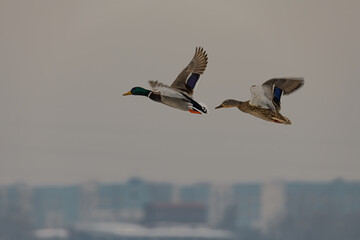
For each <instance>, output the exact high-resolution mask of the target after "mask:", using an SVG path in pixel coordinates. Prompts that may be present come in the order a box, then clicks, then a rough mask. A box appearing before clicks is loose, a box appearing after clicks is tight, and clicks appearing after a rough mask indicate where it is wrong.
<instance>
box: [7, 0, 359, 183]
mask: <svg viewBox="0 0 360 240" xmlns="http://www.w3.org/2000/svg"><path fill="white" fill-rule="evenodd" d="M359 8H360V3H359V2H358V1H350V0H349V1H329V0H322V1H316V2H314V1H310V0H307V1H287V0H283V1H280V0H277V1H252V0H249V1H10V0H8V1H7V0H5V1H4V0H1V1H0V164H1V166H0V184H10V183H14V182H20V181H21V182H26V183H28V184H69V183H74V182H85V181H91V180H97V181H104V182H112V181H124V180H126V179H128V178H129V177H130V176H134V175H136V176H140V177H143V178H145V179H147V180H152V181H171V182H179V183H191V182H197V181H211V182H234V181H267V180H277V179H280V180H309V181H326V180H331V179H333V178H337V177H342V178H344V179H347V180H359V179H360V177H359V176H360V174H359V173H360V161H359V155H360V148H359V143H360V128H359V126H358V123H359V120H360V107H359V100H358V98H357V96H358V89H359V87H360V81H359V76H360V47H359V43H360V31H359V22H360V15H359V11H358V10H359ZM196 46H203V47H204V48H205V49H206V51H207V52H208V56H209V64H208V67H207V69H206V71H205V74H204V75H203V76H202V77H201V81H200V84H199V85H198V87H197V89H196V92H195V95H194V96H195V99H196V100H199V101H201V102H204V103H206V104H207V106H208V107H209V109H210V113H209V114H208V115H201V116H199V115H195V114H190V113H186V112H183V111H179V110H177V109H172V108H169V107H166V106H163V105H160V104H156V103H154V102H152V101H150V100H149V99H146V98H144V97H131V96H130V97H123V96H122V93H125V92H127V91H129V90H130V89H131V88H132V87H134V86H143V87H146V88H148V87H149V86H148V83H147V81H148V80H150V79H152V80H159V81H162V82H164V83H167V84H170V83H171V82H172V81H173V80H174V79H175V78H176V76H177V75H178V74H179V73H180V71H181V70H182V69H183V68H184V67H185V66H186V65H187V64H188V63H189V61H190V59H191V58H192V56H193V54H194V50H195V47H196ZM288 76H295V77H304V78H305V85H304V87H303V88H301V89H300V90H299V91H297V92H295V93H294V94H292V95H290V96H285V97H283V102H282V103H283V105H282V113H283V114H284V115H285V116H287V117H289V118H290V119H291V121H292V122H293V125H291V126H284V125H279V124H273V123H269V122H265V121H263V120H261V119H257V118H255V117H253V116H251V115H248V114H244V113H242V112H240V111H239V110H237V109H224V110H214V109H213V108H214V107H215V106H217V105H219V104H220V103H221V102H222V101H223V100H224V99H226V98H235V99H238V100H246V99H248V98H249V96H250V91H249V87H250V86H251V85H252V84H258V83H262V82H263V81H265V80H267V79H269V78H272V77H288ZM211 109H212V110H211Z"/></svg>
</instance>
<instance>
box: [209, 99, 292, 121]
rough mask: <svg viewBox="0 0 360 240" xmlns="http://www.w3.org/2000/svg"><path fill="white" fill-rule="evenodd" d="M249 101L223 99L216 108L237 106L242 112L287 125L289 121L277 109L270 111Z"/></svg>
mask: <svg viewBox="0 0 360 240" xmlns="http://www.w3.org/2000/svg"><path fill="white" fill-rule="evenodd" d="M249 102H250V101H246V102H241V101H237V100H233V99H228V100H225V101H224V102H223V103H222V104H221V105H220V106H218V107H216V108H215V109H218V108H229V107H237V108H238V109H239V110H240V111H242V112H244V113H249V114H251V115H253V116H255V117H258V118H261V119H263V120H265V121H269V122H275V123H282V124H286V125H289V124H291V121H290V120H289V119H288V118H287V117H285V116H283V115H281V114H280V112H278V111H271V110H270V109H266V108H261V107H257V106H252V105H250V103H249Z"/></svg>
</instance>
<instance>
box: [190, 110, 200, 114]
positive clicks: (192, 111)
mask: <svg viewBox="0 0 360 240" xmlns="http://www.w3.org/2000/svg"><path fill="white" fill-rule="evenodd" d="M189 112H191V113H195V114H201V113H200V112H198V111H195V110H192V109H189Z"/></svg>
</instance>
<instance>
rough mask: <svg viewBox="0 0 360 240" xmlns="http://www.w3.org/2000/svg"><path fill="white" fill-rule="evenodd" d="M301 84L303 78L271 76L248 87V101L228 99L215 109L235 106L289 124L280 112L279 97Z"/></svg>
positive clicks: (261, 116)
mask: <svg viewBox="0 0 360 240" xmlns="http://www.w3.org/2000/svg"><path fill="white" fill-rule="evenodd" d="M302 85H304V79H303V78H273V79H270V80H268V81H266V82H264V83H263V84H262V85H253V86H252V87H251V88H250V91H251V99H250V101H246V102H241V101H237V100H233V99H228V100H225V101H224V102H223V103H222V104H221V105H220V106H218V107H216V108H215V109H218V108H227V107H237V108H239V109H240V111H243V112H245V113H249V114H251V115H253V116H255V117H258V118H261V119H263V120H266V121H270V122H275V123H282V124H291V122H290V120H289V119H288V118H287V117H285V116H283V115H281V114H280V109H281V107H280V98H281V95H282V94H285V95H287V94H290V93H292V92H294V91H295V90H297V89H299V88H300V87H301V86H302Z"/></svg>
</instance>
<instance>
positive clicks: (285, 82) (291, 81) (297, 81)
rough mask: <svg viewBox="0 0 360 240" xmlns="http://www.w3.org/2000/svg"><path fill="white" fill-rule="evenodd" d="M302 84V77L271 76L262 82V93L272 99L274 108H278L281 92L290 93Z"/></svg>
mask: <svg viewBox="0 0 360 240" xmlns="http://www.w3.org/2000/svg"><path fill="white" fill-rule="evenodd" d="M302 85H304V78H273V79H270V80H267V81H266V82H264V83H263V84H262V87H263V88H264V94H265V96H266V97H267V98H269V99H272V102H273V104H274V106H275V108H276V110H278V111H279V110H280V108H281V103H280V98H281V95H282V94H285V95H287V94H290V93H292V92H294V91H295V90H297V89H299V88H300V87H301V86H302Z"/></svg>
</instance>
